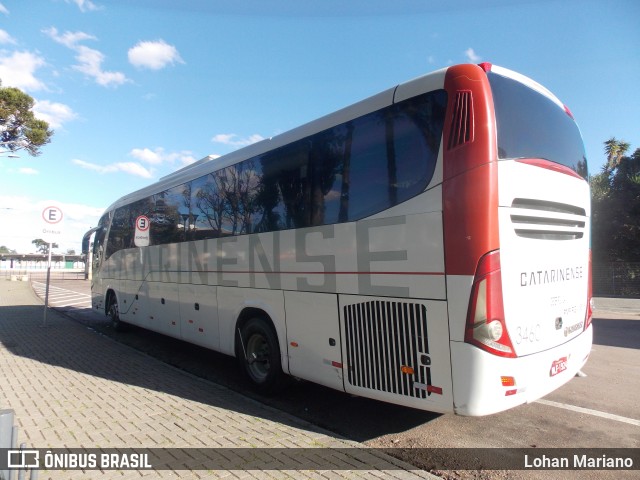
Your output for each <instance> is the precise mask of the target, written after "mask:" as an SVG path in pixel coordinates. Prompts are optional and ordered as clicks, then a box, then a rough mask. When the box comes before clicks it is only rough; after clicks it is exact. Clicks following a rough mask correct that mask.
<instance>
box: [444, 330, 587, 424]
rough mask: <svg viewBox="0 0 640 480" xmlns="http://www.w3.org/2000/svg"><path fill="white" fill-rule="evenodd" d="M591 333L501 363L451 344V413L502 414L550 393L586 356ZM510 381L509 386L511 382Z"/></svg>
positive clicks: (475, 350) (470, 348)
mask: <svg viewBox="0 0 640 480" xmlns="http://www.w3.org/2000/svg"><path fill="white" fill-rule="evenodd" d="M592 341H593V327H592V326H589V328H588V329H587V330H586V331H585V332H583V333H582V334H581V335H579V336H577V337H575V338H574V339H572V340H570V341H568V342H566V343H563V344H562V345H559V346H557V347H554V348H552V349H549V350H545V351H543V352H538V353H535V354H531V355H526V356H523V357H518V358H503V357H498V356H496V355H492V354H490V353H487V352H485V351H484V350H481V349H480V348H477V347H475V346H473V345H470V344H467V343H463V342H451V362H452V365H451V367H452V374H453V375H452V377H453V402H454V412H455V413H456V414H458V415H465V416H480V415H489V414H492V413H496V412H501V411H503V410H507V409H509V408H513V407H515V406H517V405H521V404H523V403H530V402H534V401H535V400H537V399H539V398H541V397H543V396H545V395H547V394H549V393H551V392H552V391H554V390H556V389H557V388H559V387H561V386H562V385H564V384H565V383H567V382H568V381H569V380H571V379H572V378H573V377H574V376H575V375H576V373H578V371H580V369H581V368H582V367H583V366H584V364H585V363H586V361H587V359H588V358H589V354H590V352H591V345H592ZM511 379H513V380H511Z"/></svg>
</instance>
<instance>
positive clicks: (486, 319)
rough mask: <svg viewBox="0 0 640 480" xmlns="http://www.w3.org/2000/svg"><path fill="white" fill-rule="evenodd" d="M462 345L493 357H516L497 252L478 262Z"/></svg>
mask: <svg viewBox="0 0 640 480" xmlns="http://www.w3.org/2000/svg"><path fill="white" fill-rule="evenodd" d="M464 341H465V342H466V343H470V344H472V345H475V346H477V347H479V348H481V349H483V350H485V351H487V352H489V353H492V354H494V355H499V356H501V357H510V358H515V357H516V354H515V351H514V349H513V344H512V343H511V339H510V338H509V332H507V326H506V324H505V319H504V306H503V302H502V274H501V271H500V251H499V250H495V251H493V252H490V253H487V254H486V255H484V256H483V257H482V258H481V259H480V261H479V262H478V268H477V269H476V275H475V277H474V279H473V286H472V288H471V298H470V301H469V310H468V314H467V325H466V328H465V335H464Z"/></svg>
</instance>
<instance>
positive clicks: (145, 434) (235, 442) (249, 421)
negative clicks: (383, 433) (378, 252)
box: [0, 281, 435, 480]
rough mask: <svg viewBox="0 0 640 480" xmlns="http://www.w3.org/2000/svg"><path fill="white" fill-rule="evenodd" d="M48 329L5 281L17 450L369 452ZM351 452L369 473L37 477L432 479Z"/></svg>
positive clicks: (52, 324)
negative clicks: (20, 446) (292, 449)
mask: <svg viewBox="0 0 640 480" xmlns="http://www.w3.org/2000/svg"><path fill="white" fill-rule="evenodd" d="M42 323H43V306H42V302H41V300H40V299H38V298H37V296H36V295H35V294H34V293H33V291H32V290H31V288H30V286H29V283H27V282H10V281H0V410H1V409H8V408H10V409H13V410H14V411H15V415H16V423H17V424H18V426H19V438H18V442H19V443H22V442H24V443H26V444H27V447H28V448H74V447H77V448H255V447H258V448H260V447H265V448H267V447H270V448H272V447H277V448H290V447H297V448H322V447H324V448H326V449H328V448H332V449H333V448H340V449H341V450H340V452H344V449H345V448H352V447H363V445H361V444H358V443H356V442H351V441H347V440H343V439H340V438H336V437H335V436H334V435H332V434H331V433H329V432H326V431H323V430H321V429H319V428H317V427H315V426H313V425H310V424H308V423H306V422H304V421H302V420H300V419H297V418H295V417H292V416H290V415H288V414H285V413H283V412H280V411H277V410H275V409H273V408H270V407H267V406H264V405H262V404H260V403H258V402H256V401H254V400H251V399H249V398H246V397H244V396H242V395H240V394H238V393H235V392H232V391H230V390H228V389H226V388H224V387H221V386H219V385H216V384H214V383H211V382H208V381H205V380H202V379H200V378H197V377H194V376H192V375H190V374H188V373H185V372H182V371H180V370H177V369H176V368H173V367H171V366H169V365H167V364H164V363H162V362H160V361H158V360H156V359H154V358H151V357H149V356H147V355H144V354H142V353H140V352H137V351H136V350H133V349H131V348H129V347H126V346H124V345H121V344H119V343H117V342H115V341H113V340H111V339H109V338H106V337H104V336H102V335H100V334H98V333H96V332H95V331H93V330H90V329H88V328H86V327H84V326H83V325H81V324H79V323H76V322H73V321H71V320H69V319H67V318H65V317H63V316H62V315H60V314H58V313H57V312H56V311H55V310H49V311H48V313H47V325H46V326H45V327H43V326H42ZM327 451H328V450H323V452H327ZM352 451H353V455H352V457H353V458H352V461H353V465H358V463H359V462H361V463H364V462H366V463H365V464H366V465H371V468H372V470H352V471H346V470H336V471H331V470H299V471H296V470H233V471H211V470H209V471H207V470H157V471H154V470H140V471H131V470H128V471H114V470H111V471H110V470H105V471H100V470H89V471H86V472H83V471H63V470H51V471H41V472H39V477H38V478H39V480H43V479H48V478H51V479H75V478H78V479H79V478H83V479H85V478H100V479H107V478H118V479H129V478H131V479H133V478H140V477H148V478H156V477H160V478H223V477H224V478H285V477H286V478H318V479H323V478H372V477H373V478H435V477H433V476H431V475H429V474H428V473H426V472H422V471H416V470H403V469H401V468H399V467H398V466H400V467H403V468H409V466H408V465H406V464H403V463H402V462H400V461H398V460H395V459H393V458H391V457H388V456H386V455H383V454H381V453H379V452H373V453H372V452H371V451H366V450H363V449H359V448H353V449H352ZM268 452H269V450H260V455H261V456H264V455H267V456H268ZM323 455H324V453H323ZM349 455H351V454H349ZM340 458H342V456H341V457H340ZM269 461H270V459H269V458H266V459H265V462H267V463H268V462H269ZM273 464H275V465H281V463H278V462H275V463H273ZM335 464H340V465H344V463H343V462H336V463H335ZM284 468H287V467H286V466H285V467H284ZM385 468H391V469H390V470H385ZM373 469H378V470H373Z"/></svg>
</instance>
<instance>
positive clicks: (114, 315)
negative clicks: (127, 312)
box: [107, 295, 127, 332]
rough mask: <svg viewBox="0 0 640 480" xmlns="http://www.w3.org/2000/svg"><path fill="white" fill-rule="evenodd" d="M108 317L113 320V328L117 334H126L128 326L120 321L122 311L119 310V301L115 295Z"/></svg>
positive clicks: (110, 303)
mask: <svg viewBox="0 0 640 480" xmlns="http://www.w3.org/2000/svg"><path fill="white" fill-rule="evenodd" d="M107 315H108V316H109V318H110V319H111V326H112V327H113V329H114V330H115V331H116V332H124V331H125V330H126V329H127V324H126V323H125V322H123V321H122V320H120V310H119V309H118V300H117V299H116V296H115V295H113V296H112V297H111V301H110V302H109V308H108V309H107Z"/></svg>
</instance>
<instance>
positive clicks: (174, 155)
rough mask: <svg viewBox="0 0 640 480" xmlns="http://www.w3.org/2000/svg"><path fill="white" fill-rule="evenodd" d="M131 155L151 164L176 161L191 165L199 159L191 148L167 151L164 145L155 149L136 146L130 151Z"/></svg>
mask: <svg viewBox="0 0 640 480" xmlns="http://www.w3.org/2000/svg"><path fill="white" fill-rule="evenodd" d="M129 155H130V156H131V157H133V158H135V159H137V160H140V161H142V162H145V163H148V164H150V165H160V164H162V163H176V162H178V163H180V164H182V165H189V164H190V163H193V162H195V161H196V160H197V159H196V158H195V157H194V156H193V152H190V151H189V150H183V151H181V152H165V150H164V148H162V147H157V148H155V149H154V150H151V149H150V148H134V149H133V150H131V151H130V152H129Z"/></svg>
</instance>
